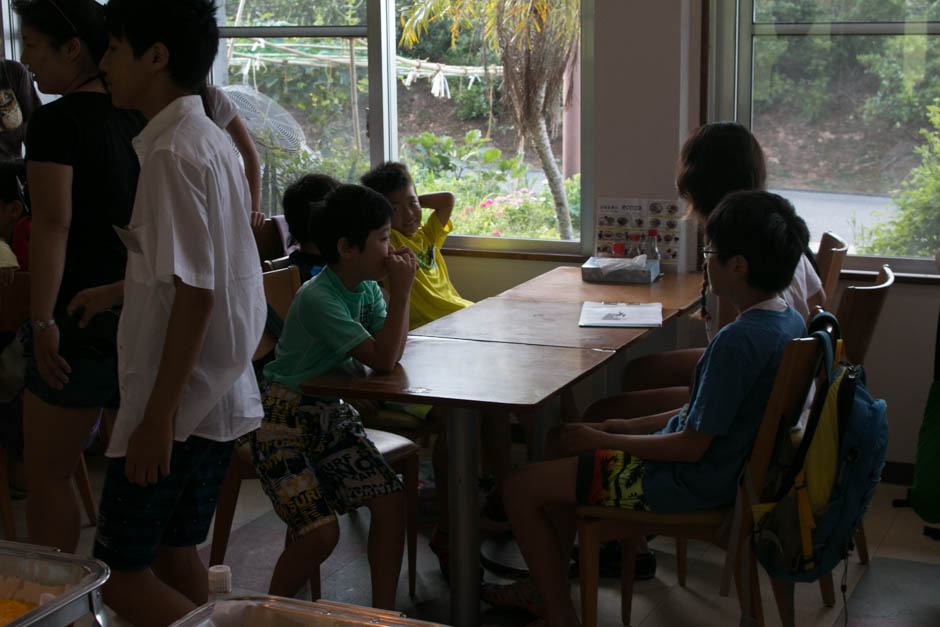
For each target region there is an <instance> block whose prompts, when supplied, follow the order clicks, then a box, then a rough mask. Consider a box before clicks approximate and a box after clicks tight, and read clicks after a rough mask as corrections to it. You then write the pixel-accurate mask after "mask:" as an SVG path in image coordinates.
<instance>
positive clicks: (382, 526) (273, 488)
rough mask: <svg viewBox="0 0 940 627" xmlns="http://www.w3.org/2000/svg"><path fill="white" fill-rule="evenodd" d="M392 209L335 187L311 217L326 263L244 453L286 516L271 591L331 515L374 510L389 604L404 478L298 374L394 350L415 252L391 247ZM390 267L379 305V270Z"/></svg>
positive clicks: (383, 603) (297, 313) (287, 586)
mask: <svg viewBox="0 0 940 627" xmlns="http://www.w3.org/2000/svg"><path fill="white" fill-rule="evenodd" d="M391 216H392V208H391V206H390V205H389V204H388V201H386V200H385V198H384V197H383V196H382V195H381V194H377V193H376V192H374V191H372V190H370V189H366V188H364V187H359V186H358V185H341V186H340V187H338V188H337V189H336V190H334V191H333V192H331V193H330V195H329V196H327V198H326V204H325V207H324V209H323V210H322V211H320V212H318V213H316V214H315V216H314V218H313V219H312V223H311V226H312V227H313V229H312V231H313V234H314V239H315V241H316V244H317V247H318V248H319V250H320V253H321V254H322V255H323V257H324V259H325V260H326V264H327V265H326V268H324V269H323V271H322V272H320V273H319V274H318V275H317V276H315V277H314V278H313V279H311V280H310V281H307V282H306V283H304V285H303V286H301V288H300V290H298V292H297V295H296V296H295V297H294V301H293V303H291V306H290V309H289V310H288V312H287V317H286V319H285V321H284V331H283V333H282V335H281V338H280V341H279V342H278V344H277V349H276V351H275V358H274V361H272V362H271V363H269V364H268V365H266V366H265V368H264V379H265V384H264V386H263V388H262V404H263V405H264V420H263V421H262V424H261V428H260V429H259V430H258V431H256V432H255V433H253V434H252V440H251V445H252V456H253V459H254V462H255V466H256V467H257V470H258V474H259V475H260V477H261V484H262V487H263V488H264V491H265V493H266V494H267V495H268V497H269V498H270V499H271V502H272V503H273V504H274V509H275V511H276V512H277V514H278V516H280V517H281V519H282V520H284V522H286V523H287V525H288V533H289V541H288V545H287V547H286V548H285V549H284V552H283V553H282V554H281V557H280V558H279V559H278V562H277V565H276V566H275V569H274V575H273V576H272V578H271V586H270V588H269V592H270V593H271V594H276V595H281V596H293V595H294V594H296V593H297V591H298V590H299V589H300V587H301V586H302V585H303V583H304V582H305V581H307V580H308V579H309V578H310V576H311V575H313V574H315V573H316V572H318V569H319V567H320V564H321V563H322V562H323V561H324V560H325V559H326V558H327V557H328V556H329V555H330V553H331V552H332V551H333V548H334V547H335V546H336V543H337V542H338V540H339V525H338V524H337V521H336V515H337V514H342V513H345V512H347V511H349V510H351V509H355V508H357V507H359V506H362V505H365V506H367V507H368V508H369V509H370V510H371V513H372V523H371V526H370V530H369V545H368V547H369V548H368V555H369V564H370V567H371V570H372V601H373V605H374V606H375V607H379V608H386V609H392V608H393V607H394V604H395V590H396V587H397V584H398V575H399V572H400V570H401V557H402V549H403V546H404V517H403V514H402V493H401V489H402V487H401V483H400V482H399V480H398V478H397V476H396V475H395V473H394V472H393V471H392V470H391V469H390V468H389V466H388V464H387V463H386V462H385V460H384V459H383V458H382V455H381V454H380V453H379V452H378V451H377V450H376V449H375V446H374V445H373V444H372V442H370V441H369V439H368V438H367V437H366V434H365V429H364V427H363V426H362V422H361V421H360V420H359V415H358V414H357V412H356V410H355V409H353V408H352V407H351V406H350V405H349V404H348V403H345V402H343V400H342V399H338V398H319V397H309V396H305V395H304V394H302V393H301V391H300V387H299V386H300V383H301V382H303V381H304V380H306V379H308V378H310V377H313V376H315V375H317V374H320V373H322V372H325V371H327V370H330V369H331V368H334V367H336V366H339V365H341V364H343V363H344V362H347V361H350V360H351V359H356V360H358V361H360V362H362V363H363V364H366V365H367V366H370V367H371V368H373V369H375V370H377V371H381V372H388V371H390V370H392V369H393V368H394V367H395V364H397V363H398V360H399V359H400V358H401V354H402V351H403V350H404V347H405V338H406V336H407V334H408V304H409V294H410V292H411V284H412V282H413V281H414V276H415V269H416V267H417V260H416V259H415V256H414V253H412V252H411V251H410V250H408V249H407V248H404V247H402V248H398V249H392V248H391V246H390V245H389V231H390V229H391V224H390V219H391ZM385 277H387V281H388V286H389V292H390V300H389V305H388V308H387V309H386V305H385V301H384V300H383V298H382V294H381V291H380V290H379V286H378V284H377V283H376V281H377V280H379V279H382V278H385Z"/></svg>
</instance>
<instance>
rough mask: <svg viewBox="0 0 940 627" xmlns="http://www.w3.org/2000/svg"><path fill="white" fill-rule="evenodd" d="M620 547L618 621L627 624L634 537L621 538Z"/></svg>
mask: <svg viewBox="0 0 940 627" xmlns="http://www.w3.org/2000/svg"><path fill="white" fill-rule="evenodd" d="M620 547H621V548H620V622H622V623H623V624H624V625H629V624H630V616H631V615H632V614H633V578H634V576H635V575H636V538H621V540H620Z"/></svg>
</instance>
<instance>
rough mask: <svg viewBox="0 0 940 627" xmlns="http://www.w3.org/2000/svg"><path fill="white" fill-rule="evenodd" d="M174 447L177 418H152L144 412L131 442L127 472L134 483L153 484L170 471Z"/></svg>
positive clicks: (128, 445)
mask: <svg viewBox="0 0 940 627" xmlns="http://www.w3.org/2000/svg"><path fill="white" fill-rule="evenodd" d="M172 449H173V420H172V419H169V420H168V419H159V418H151V417H150V416H149V415H148V414H146V413H145V414H144V419H143V420H141V421H140V424H139V425H137V428H136V429H134V433H132V434H131V437H130V440H128V442H127V456H126V459H125V461H124V474H125V475H127V480H128V481H130V482H131V483H136V484H137V485H139V486H144V487H146V486H148V485H153V484H155V483H157V481H159V479H160V477H161V476H163V477H165V476H167V475H168V474H170V452H171V451H172Z"/></svg>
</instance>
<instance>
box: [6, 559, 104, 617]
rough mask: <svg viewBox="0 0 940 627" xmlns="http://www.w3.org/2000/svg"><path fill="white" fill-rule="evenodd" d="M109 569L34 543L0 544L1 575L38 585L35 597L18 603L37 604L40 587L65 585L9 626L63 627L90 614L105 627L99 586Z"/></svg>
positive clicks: (95, 561)
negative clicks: (61, 590) (60, 590)
mask: <svg viewBox="0 0 940 627" xmlns="http://www.w3.org/2000/svg"><path fill="white" fill-rule="evenodd" d="M110 574H111V571H110V569H108V567H107V566H106V565H105V564H104V563H102V562H99V561H98V560H95V559H91V558H88V557H80V556H78V555H70V554H68V553H61V552H59V551H57V550H55V549H51V548H49V547H44V546H36V545H33V544H22V543H19V542H5V541H0V575H5V576H7V577H15V578H17V579H20V580H22V581H23V582H27V583H33V584H38V585H37V586H36V588H37V591H36V595H37V598H35V599H33V598H18V599H17V600H19V601H24V602H28V603H39V598H38V595H39V592H38V588H39V586H55V587H58V586H64V587H66V588H67V589H66V590H65V591H64V592H61V593H59V594H58V595H56V596H55V597H54V598H53V599H52V600H51V601H48V602H46V603H44V604H42V605H40V606H39V607H37V608H36V609H34V610H32V611H29V612H27V613H26V614H24V615H23V616H21V617H20V618H18V619H16V620H15V621H13V622H11V623H8V624H9V625H11V626H12V625H16V626H20V625H43V626H44V627H45V626H49V627H65V626H66V625H69V624H71V623H72V622H74V621H76V620H78V619H79V618H81V617H82V616H85V615H86V614H89V613H91V614H92V615H93V616H94V618H95V621H96V624H98V625H100V626H101V627H107V624H108V620H107V618H106V617H105V614H104V603H103V602H102V600H101V586H102V584H104V582H105V581H107V580H108V576H109V575H110Z"/></svg>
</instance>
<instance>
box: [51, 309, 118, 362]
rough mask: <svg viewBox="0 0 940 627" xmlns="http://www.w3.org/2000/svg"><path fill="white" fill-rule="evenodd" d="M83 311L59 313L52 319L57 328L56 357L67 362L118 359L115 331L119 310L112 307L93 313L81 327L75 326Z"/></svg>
mask: <svg viewBox="0 0 940 627" xmlns="http://www.w3.org/2000/svg"><path fill="white" fill-rule="evenodd" d="M83 313H84V310H83V309H78V310H76V311H75V312H74V313H72V314H71V315H69V314H66V313H64V312H63V313H62V314H61V315H58V316H56V317H55V323H56V326H58V327H59V354H60V355H62V357H63V358H64V359H65V360H66V361H68V360H69V359H104V358H108V357H117V328H118V320H120V317H121V308H120V307H114V308H112V309H109V310H107V311H102V312H101V313H99V314H96V315H95V316H94V317H92V319H91V320H89V321H88V324H87V325H86V326H84V327H79V326H78V323H79V321H80V320H81V319H82V314H83Z"/></svg>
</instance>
